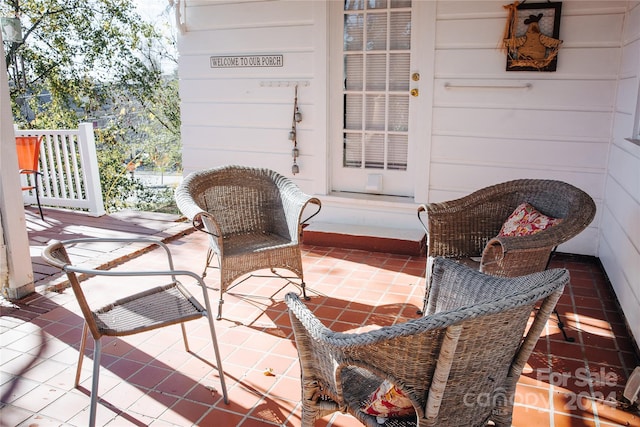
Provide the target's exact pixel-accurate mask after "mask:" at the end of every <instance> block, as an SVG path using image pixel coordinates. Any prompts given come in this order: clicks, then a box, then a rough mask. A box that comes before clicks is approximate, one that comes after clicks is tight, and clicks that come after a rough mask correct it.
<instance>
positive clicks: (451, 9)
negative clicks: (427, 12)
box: [429, 1, 626, 255]
mask: <svg viewBox="0 0 640 427" xmlns="http://www.w3.org/2000/svg"><path fill="white" fill-rule="evenodd" d="M503 4H505V2H493V1H469V2H458V1H440V2H438V12H437V13H438V21H437V22H438V24H437V25H438V27H437V36H436V63H435V67H436V70H435V80H434V119H433V123H434V127H433V132H432V134H433V137H432V151H431V179H430V194H429V198H430V200H431V201H440V200H447V199H451V198H454V197H458V196H461V195H464V194H467V193H469V192H470V191H473V190H476V189H478V188H481V187H485V186H487V185H491V184H494V183H497V182H501V181H506V180H510V179H517V178H546V179H559V180H563V181H567V182H569V183H571V184H573V185H575V186H577V187H580V188H582V189H583V190H585V191H586V192H587V193H589V194H590V195H591V197H593V199H594V200H595V202H596V205H597V207H598V212H600V211H601V210H602V209H601V208H602V201H603V197H604V174H605V170H606V166H607V152H608V145H609V139H610V133H611V126H612V110H613V106H614V100H615V88H616V82H617V75H618V63H619V57H620V48H619V44H620V31H621V28H622V24H623V19H624V11H625V5H626V2H625V1H619V2H616V1H607V2H578V1H565V2H563V5H562V20H561V24H560V38H561V39H562V40H564V43H563V45H562V48H561V49H560V53H559V55H558V68H557V71H555V72H523V71H505V68H506V60H505V55H504V53H502V52H500V51H499V50H498V49H496V46H497V45H498V41H499V40H500V38H501V37H502V31H503V29H504V24H505V18H506V12H505V11H504V10H503V8H502V5H503ZM447 86H449V88H447ZM456 86H458V88H455V87H456ZM494 86H508V87H505V88H495V87H494ZM599 223H600V214H599V213H598V215H597V216H596V219H595V220H594V222H593V223H592V225H591V226H590V227H589V228H588V229H587V230H585V231H584V232H583V233H581V234H580V235H579V236H578V237H576V238H575V239H572V240H571V241H569V242H567V243H565V244H564V245H562V246H561V247H560V248H559V250H560V251H562V252H570V253H579V254H588V255H595V254H596V253H597V241H598V225H599Z"/></svg>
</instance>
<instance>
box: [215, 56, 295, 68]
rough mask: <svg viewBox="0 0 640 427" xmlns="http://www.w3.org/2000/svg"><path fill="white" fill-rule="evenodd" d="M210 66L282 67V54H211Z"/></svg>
mask: <svg viewBox="0 0 640 427" xmlns="http://www.w3.org/2000/svg"><path fill="white" fill-rule="evenodd" d="M210 61H211V68H252V67H282V65H283V56H282V55H241V56H212V57H211V58H210Z"/></svg>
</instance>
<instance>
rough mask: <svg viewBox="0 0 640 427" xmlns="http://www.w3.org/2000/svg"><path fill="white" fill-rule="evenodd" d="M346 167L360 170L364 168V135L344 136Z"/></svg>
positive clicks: (348, 134)
mask: <svg viewBox="0 0 640 427" xmlns="http://www.w3.org/2000/svg"><path fill="white" fill-rule="evenodd" d="M342 163H343V165H344V167H352V168H359V167H361V166H362V134H359V133H345V134H344V154H343V161H342Z"/></svg>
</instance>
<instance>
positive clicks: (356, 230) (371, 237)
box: [302, 222, 426, 256]
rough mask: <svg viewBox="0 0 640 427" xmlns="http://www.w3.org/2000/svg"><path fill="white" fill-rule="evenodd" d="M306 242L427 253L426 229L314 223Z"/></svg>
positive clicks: (362, 248) (387, 251) (372, 249)
mask: <svg viewBox="0 0 640 427" xmlns="http://www.w3.org/2000/svg"><path fill="white" fill-rule="evenodd" d="M302 242H303V243H304V244H306V245H315V246H334V247H339V248H345V249H361V250H366V251H373V252H386V253H392V254H399V255H411V256H421V255H424V254H425V253H426V251H425V245H426V236H425V234H424V232H423V231H421V230H406V229H398V228H389V227H373V226H362V225H353V224H334V223H327V222H313V223H311V224H309V225H308V226H306V227H305V228H304V231H303V234H302Z"/></svg>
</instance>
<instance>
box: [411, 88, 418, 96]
mask: <svg viewBox="0 0 640 427" xmlns="http://www.w3.org/2000/svg"><path fill="white" fill-rule="evenodd" d="M410 93H411V96H418V95H419V92H418V89H411V92H410Z"/></svg>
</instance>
